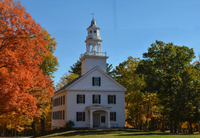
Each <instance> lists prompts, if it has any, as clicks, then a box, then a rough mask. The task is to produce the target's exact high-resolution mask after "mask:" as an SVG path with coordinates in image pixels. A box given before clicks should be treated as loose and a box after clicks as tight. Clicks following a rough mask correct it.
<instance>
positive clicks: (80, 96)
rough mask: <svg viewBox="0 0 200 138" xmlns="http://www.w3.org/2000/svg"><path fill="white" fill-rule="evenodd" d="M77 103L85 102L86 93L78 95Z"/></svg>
mask: <svg viewBox="0 0 200 138" xmlns="http://www.w3.org/2000/svg"><path fill="white" fill-rule="evenodd" d="M77 103H85V95H84V94H78V95H77Z"/></svg>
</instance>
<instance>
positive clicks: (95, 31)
mask: <svg viewBox="0 0 200 138" xmlns="http://www.w3.org/2000/svg"><path fill="white" fill-rule="evenodd" d="M87 31H88V36H87V37H86V40H85V43H86V52H92V53H93V54H94V53H96V52H97V53H96V54H100V53H101V42H102V40H101V36H100V28H99V27H98V26H97V25H96V21H95V20H94V18H93V19H92V21H91V25H90V26H89V27H88V28H87Z"/></svg>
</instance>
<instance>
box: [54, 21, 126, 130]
mask: <svg viewBox="0 0 200 138" xmlns="http://www.w3.org/2000/svg"><path fill="white" fill-rule="evenodd" d="M87 31H88V36H87V37H86V40H85V43H86V52H85V53H84V54H81V58H80V60H81V64H82V65H81V66H82V69H81V76H79V77H78V78H76V79H75V80H73V81H72V82H70V83H68V84H67V85H65V86H64V87H63V88H61V89H60V90H58V91H56V92H55V93H54V96H53V107H52V129H55V128H60V127H63V126H64V125H65V124H66V122H67V121H69V120H71V121H73V122H74V124H75V125H74V128H101V127H102V128H110V127H125V91H126V88H124V87H123V86H122V85H121V84H119V83H118V82H117V81H115V80H114V79H113V78H112V77H110V76H109V75H108V74H106V59H107V58H108V56H107V55H106V52H101V42H102V40H101V37H100V28H99V27H97V25H96V22H95V20H94V18H93V19H92V21H91V25H90V26H89V27H88V28H87Z"/></svg>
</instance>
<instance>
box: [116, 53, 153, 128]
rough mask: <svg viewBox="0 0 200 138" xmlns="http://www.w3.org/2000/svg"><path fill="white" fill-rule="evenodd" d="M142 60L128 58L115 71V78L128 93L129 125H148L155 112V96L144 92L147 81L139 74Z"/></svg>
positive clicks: (127, 116) (127, 114) (126, 100)
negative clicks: (137, 70)
mask: <svg viewBox="0 0 200 138" xmlns="http://www.w3.org/2000/svg"><path fill="white" fill-rule="evenodd" d="M139 61H140V59H139V58H133V57H128V59H127V60H126V61H124V62H122V63H120V64H119V66H116V68H115V69H114V70H113V78H114V79H115V80H116V81H118V82H119V83H120V84H122V85H123V86H124V87H125V88H127V91H126V93H125V102H126V104H125V108H126V121H127V123H128V124H129V125H132V126H133V125H135V127H136V128H137V127H138V125H139V127H140V128H141V127H142V126H143V125H142V124H141V123H143V122H145V123H146V129H147V126H148V120H149V118H151V117H152V115H153V114H152V113H153V112H155V109H156V106H155V104H154V103H155V99H156V96H155V94H151V93H148V92H146V91H144V87H145V81H144V78H141V77H140V76H139V74H137V72H136V69H137V66H138V63H139Z"/></svg>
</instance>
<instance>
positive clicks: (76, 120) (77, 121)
mask: <svg viewBox="0 0 200 138" xmlns="http://www.w3.org/2000/svg"><path fill="white" fill-rule="evenodd" d="M76 121H77V122H78V112H76Z"/></svg>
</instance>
